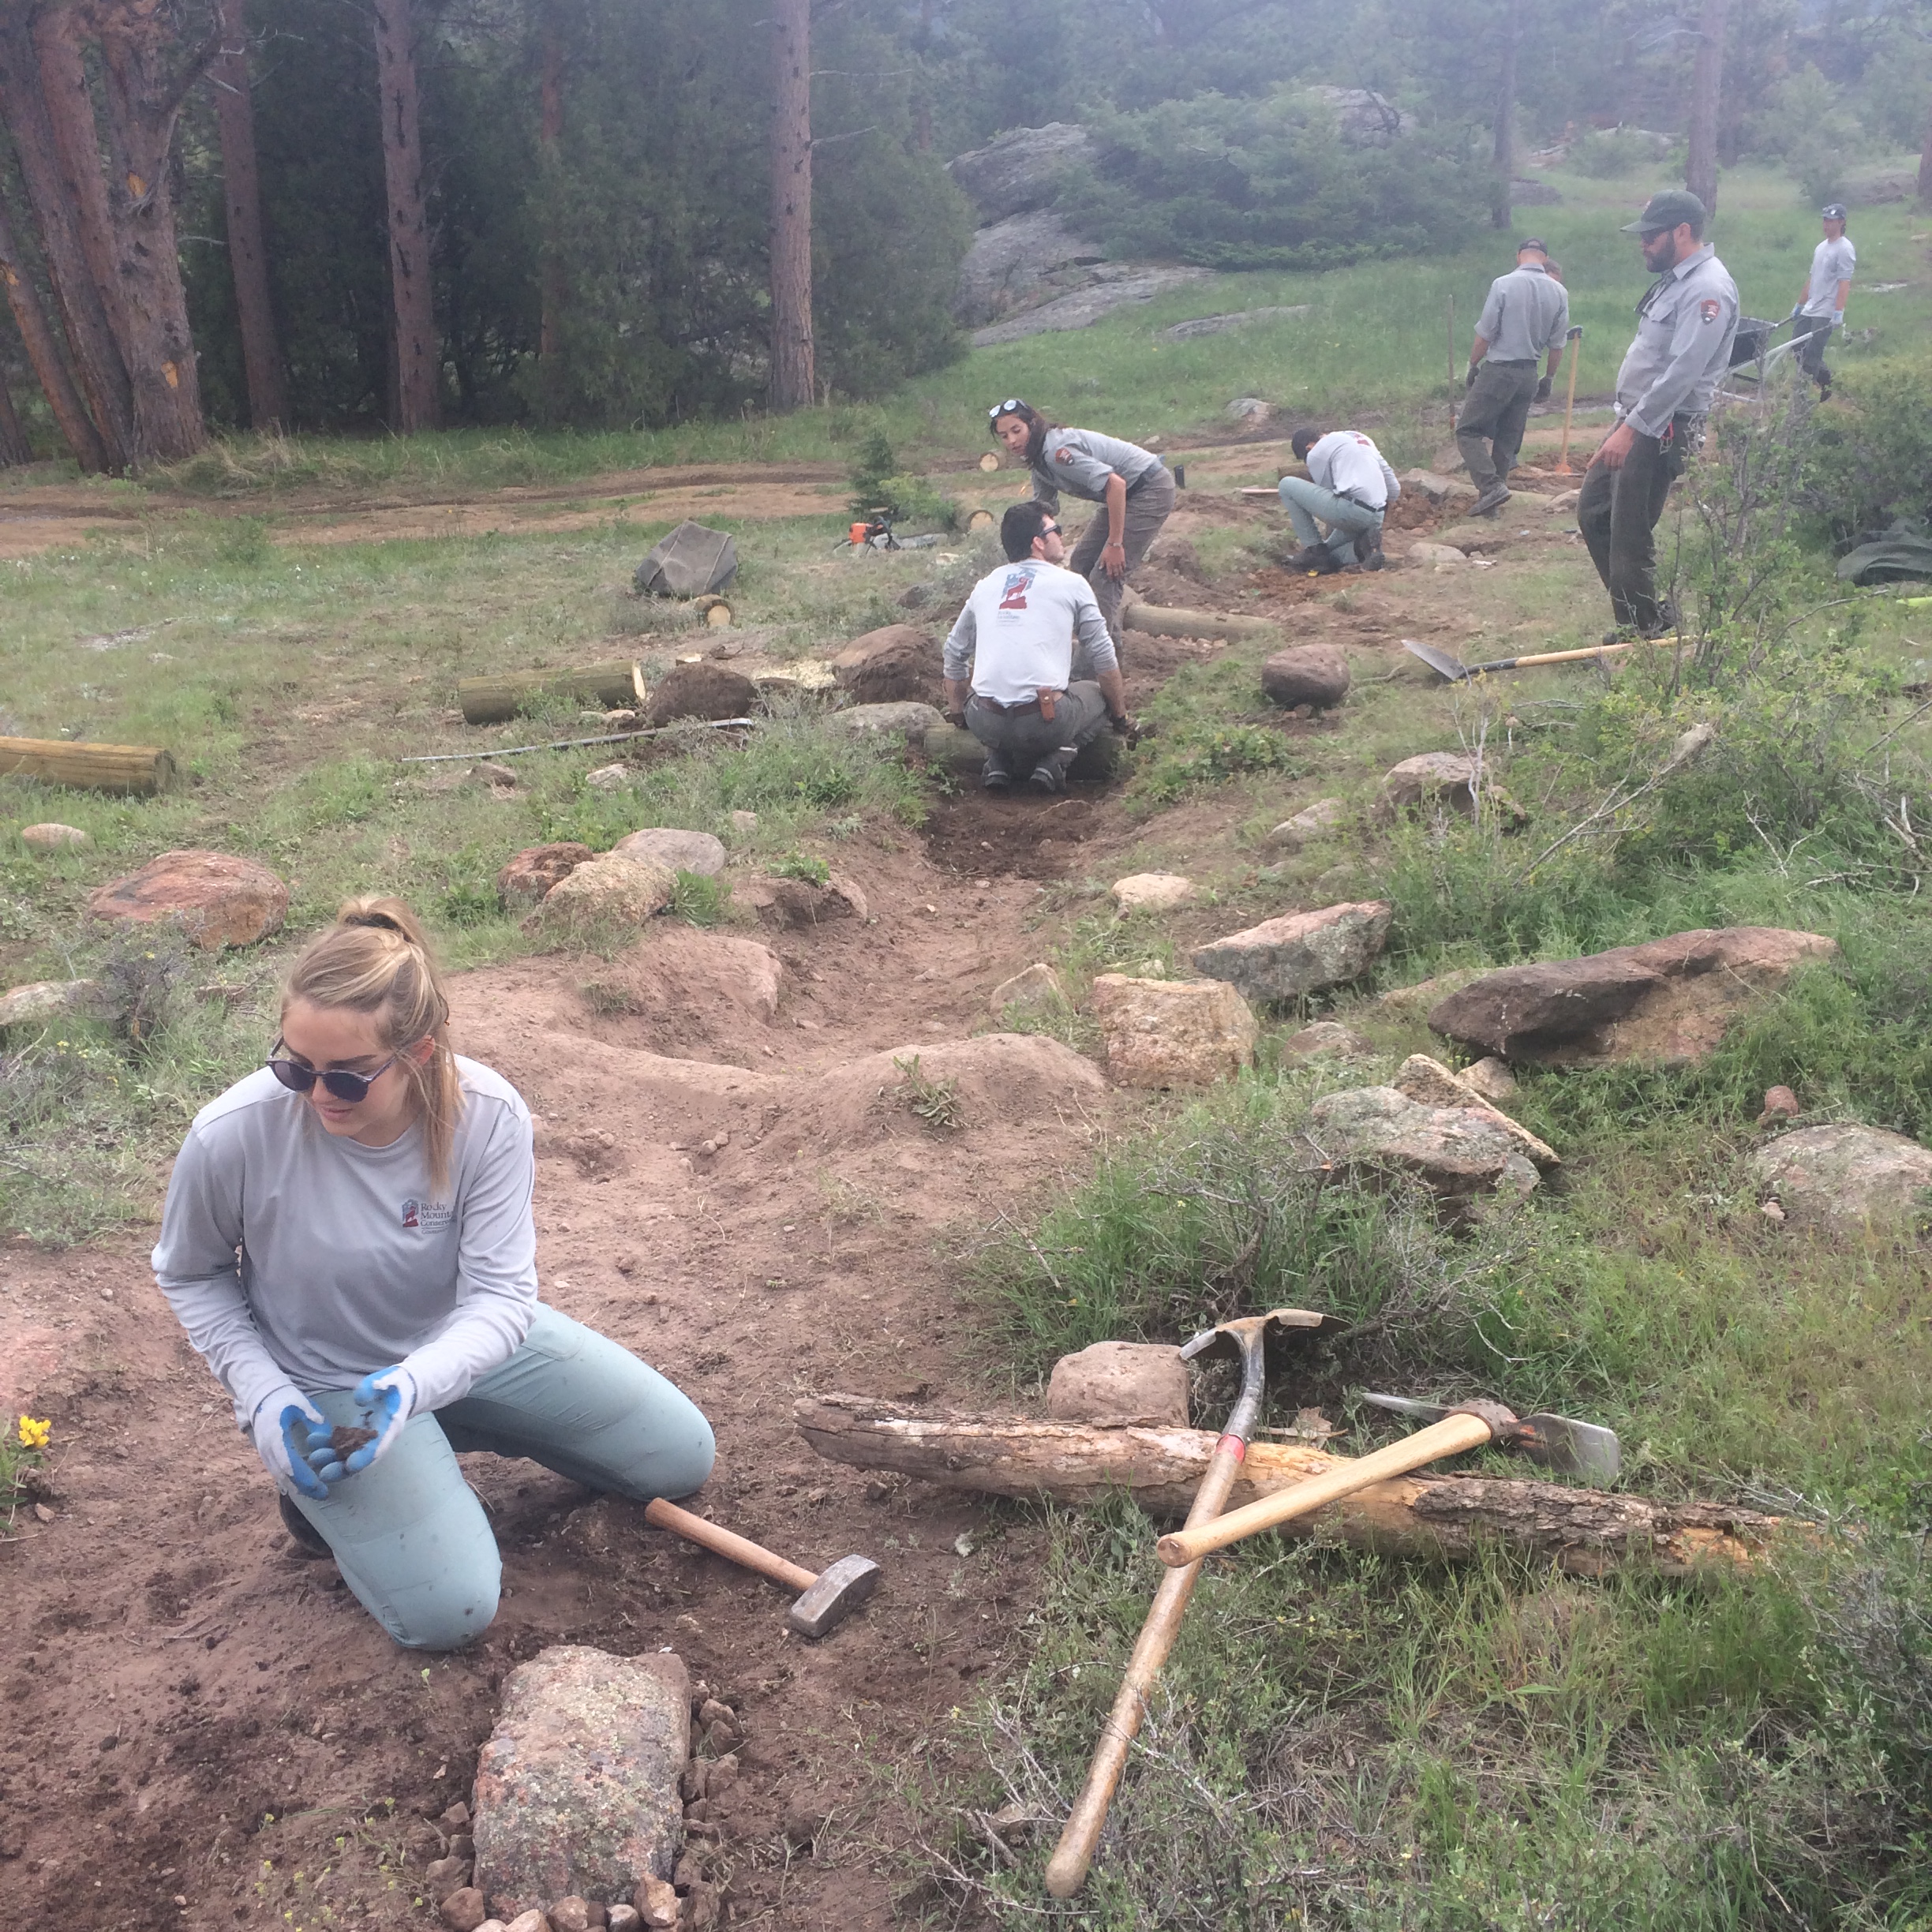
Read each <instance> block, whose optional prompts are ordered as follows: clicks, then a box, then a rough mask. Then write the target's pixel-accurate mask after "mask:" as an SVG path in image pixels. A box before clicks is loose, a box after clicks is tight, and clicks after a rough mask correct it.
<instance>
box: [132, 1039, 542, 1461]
mask: <svg viewBox="0 0 1932 1932" xmlns="http://www.w3.org/2000/svg"><path fill="white" fill-rule="evenodd" d="M456 1068H457V1072H458V1074H459V1077H460V1079H461V1080H462V1093H463V1110H462V1118H461V1120H460V1121H459V1122H458V1124H457V1128H456V1139H455V1147H454V1148H453V1150H452V1151H451V1162H450V1185H449V1186H448V1188H447V1190H445V1191H444V1192H442V1193H438V1192H437V1191H436V1190H435V1189H432V1187H431V1186H430V1185H429V1162H428V1159H427V1158H426V1156H425V1151H424V1148H423V1141H422V1132H421V1129H420V1128H418V1127H411V1128H410V1130H409V1131H408V1133H406V1134H404V1135H403V1136H402V1139H401V1140H398V1141H395V1142H394V1143H392V1144H391V1145H390V1146H388V1147H386V1148H370V1147H363V1146H361V1145H359V1144H358V1143H357V1142H355V1141H354V1140H338V1139H336V1138H335V1136H332V1135H331V1134H328V1133H325V1132H324V1130H323V1128H322V1124H321V1122H320V1121H318V1120H317V1119H316V1118H315V1116H314V1114H313V1111H312V1110H311V1109H310V1107H309V1103H308V1102H307V1101H306V1100H305V1099H303V1097H302V1096H301V1095H300V1094H294V1093H290V1091H288V1090H287V1088H285V1087H283V1086H282V1085H280V1084H279V1083H278V1082H277V1080H276V1079H275V1076H274V1075H273V1074H272V1073H270V1072H269V1071H268V1069H267V1068H266V1067H263V1068H260V1069H257V1070H256V1072H255V1073H251V1074H249V1076H248V1077H247V1078H246V1079H245V1080H238V1081H237V1082H236V1084H234V1086H232V1087H230V1088H229V1089H228V1091H227V1092H226V1093H225V1094H223V1095H221V1097H220V1098H219V1099H215V1100H211V1101H210V1102H209V1103H208V1105H207V1106H204V1108H203V1109H202V1110H201V1111H200V1113H199V1114H197V1115H196V1116H195V1118H194V1124H193V1126H191V1127H190V1128H189V1129H188V1138H187V1140H185V1142H183V1144H182V1151H181V1154H180V1156H179V1158H178V1159H177V1160H176V1161H175V1163H174V1177H173V1178H172V1179H171V1180H170V1181H169V1183H168V1193H167V1207H166V1208H165V1209H164V1210H163V1213H162V1217H161V1238H160V1240H159V1242H157V1243H156V1244H155V1251H154V1256H153V1262H154V1271H155V1280H156V1281H157V1282H159V1284H160V1288H161V1292H162V1293H163V1294H165V1295H166V1296H167V1298H168V1301H169V1303H170V1305H171V1306H172V1307H173V1309H174V1312H175V1315H176V1316H178V1319H179V1320H180V1322H181V1324H182V1327H184V1328H185V1329H186V1330H187V1331H188V1339H189V1341H190V1342H193V1344H194V1346H195V1347H196V1349H197V1350H198V1351H199V1352H200V1354H201V1355H202V1356H203V1357H205V1358H206V1360H207V1362H208V1366H209V1368H212V1369H213V1370H214V1372H215V1376H216V1377H217V1379H218V1380H219V1381H220V1383H221V1384H222V1386H223V1387H224V1388H225V1389H227V1391H228V1393H229V1395H230V1396H232V1397H233V1398H234V1407H235V1419H236V1421H238V1423H239V1424H241V1426H242V1427H244V1428H246V1427H247V1426H248V1424H249V1421H250V1420H251V1418H252V1417H253V1415H254V1413H255V1411H256V1409H257V1408H258V1407H259V1406H260V1403H261V1400H262V1398H263V1397H264V1395H268V1393H269V1392H270V1391H272V1390H274V1389H275V1388H277V1387H280V1386H281V1384H283V1383H285V1382H293V1383H295V1384H296V1385H297V1386H298V1387H301V1388H304V1389H306V1390H308V1391H310V1392H311V1393H313V1392H314V1391H316V1390H318V1389H341V1388H352V1387H354V1385H355V1384H356V1383H358V1382H359V1381H360V1380H361V1379H362V1377H363V1376H365V1375H367V1374H368V1373H369V1372H370V1371H371V1370H372V1369H376V1368H388V1367H389V1366H390V1365H391V1364H392V1363H395V1362H401V1363H404V1364H406V1365H407V1366H408V1368H410V1371H411V1372H413V1373H414V1376H415V1377H416V1381H417V1388H418V1390H419V1391H420V1395H421V1406H422V1407H424V1408H429V1409H433V1408H437V1407H440V1406H441V1405H442V1404H443V1403H444V1402H454V1401H455V1400H456V1399H457V1398H459V1396H462V1395H465V1394H466V1393H467V1392H468V1391H469V1388H470V1384H471V1383H474V1381H475V1380H476V1379H477V1376H481V1375H482V1374H484V1373H485V1372H486V1371H488V1370H489V1369H491V1368H495V1367H496V1365H497V1364H498V1363H500V1362H503V1361H507V1360H508V1359H509V1357H511V1355H512V1354H515V1352H516V1350H517V1347H518V1346H519V1344H520V1343H521V1342H522V1339H523V1337H524V1335H525V1334H526V1332H527V1331H528V1330H529V1328H530V1317H531V1316H532V1314H533V1313H534V1311H535V1309H536V1306H537V1237H536V1229H535V1226H534V1222H533V1221H532V1219H531V1216H530V1195H531V1189H532V1187H533V1185H534V1181H535V1176H536V1162H535V1157H534V1152H533V1151H532V1146H531V1133H530V1110H529V1108H527V1107H526V1106H524V1104H523V1102H522V1098H521V1097H520V1096H519V1094H518V1092H517V1091H516V1089H515V1088H514V1087H512V1086H511V1084H510V1083H509V1082H508V1081H507V1080H505V1079H504V1078H503V1076H501V1075H500V1074H498V1073H492V1072H491V1070H490V1069H489V1068H488V1067H486V1066H480V1065H477V1062H476V1061H474V1060H465V1059H463V1058H461V1057H460V1056H459V1058H458V1059H457V1061H456Z"/></svg>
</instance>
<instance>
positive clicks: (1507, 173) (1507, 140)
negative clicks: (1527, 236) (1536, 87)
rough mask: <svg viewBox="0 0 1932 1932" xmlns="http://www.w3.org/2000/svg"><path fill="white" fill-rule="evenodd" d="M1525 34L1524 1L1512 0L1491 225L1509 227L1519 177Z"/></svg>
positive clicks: (1500, 85) (1499, 98)
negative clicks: (1520, 54) (1519, 68)
mask: <svg viewBox="0 0 1932 1932" xmlns="http://www.w3.org/2000/svg"><path fill="white" fill-rule="evenodd" d="M1521 36H1522V0H1509V4H1508V6H1507V8H1506V9H1504V12H1503V60H1502V73H1500V76H1499V77H1498V78H1497V83H1496V138H1495V140H1494V141H1493V142H1492V148H1491V152H1492V155H1493V156H1494V159H1495V161H1496V201H1495V204H1494V205H1493V206H1492V209H1491V212H1490V218H1489V219H1490V225H1491V226H1492V227H1496V228H1507V227H1508V226H1509V225H1510V215H1511V208H1510V184H1511V181H1512V180H1513V179H1514V178H1515V173H1516V43H1517V41H1518V39H1520V38H1521Z"/></svg>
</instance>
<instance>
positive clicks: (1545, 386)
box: [1536, 376, 1550, 402]
mask: <svg viewBox="0 0 1932 1932" xmlns="http://www.w3.org/2000/svg"><path fill="white" fill-rule="evenodd" d="M1536 399H1537V401H1538V402H1548V400H1549V399H1550V379H1549V378H1548V376H1544V378H1543V380H1541V382H1540V383H1538V384H1537V392H1536Z"/></svg>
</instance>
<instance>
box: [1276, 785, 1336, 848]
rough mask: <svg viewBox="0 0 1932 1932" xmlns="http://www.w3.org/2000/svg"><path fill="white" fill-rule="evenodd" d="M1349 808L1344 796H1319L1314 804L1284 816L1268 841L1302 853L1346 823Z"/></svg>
mask: <svg viewBox="0 0 1932 1932" xmlns="http://www.w3.org/2000/svg"><path fill="white" fill-rule="evenodd" d="M1348 810H1349V808H1348V806H1347V805H1346V803H1345V802H1344V801H1343V800H1342V799H1338V798H1325V799H1316V801H1315V803H1313V804H1312V805H1305V806H1304V807H1302V808H1301V811H1298V812H1297V813H1296V814H1295V815H1294V817H1293V818H1284V819H1283V820H1282V822H1281V823H1280V824H1279V825H1278V826H1275V829H1274V830H1273V831H1271V833H1269V834H1268V835H1267V842H1268V843H1269V844H1271V845H1272V846H1273V847H1275V849H1276V850H1277V851H1278V852H1299V851H1300V850H1301V848H1302V847H1303V846H1304V845H1309V844H1313V842H1314V841H1316V839H1318V838H1324V837H1327V834H1328V833H1331V832H1332V831H1334V830H1335V828H1336V827H1337V826H1339V825H1342V824H1343V823H1344V822H1346V820H1347V818H1348Z"/></svg>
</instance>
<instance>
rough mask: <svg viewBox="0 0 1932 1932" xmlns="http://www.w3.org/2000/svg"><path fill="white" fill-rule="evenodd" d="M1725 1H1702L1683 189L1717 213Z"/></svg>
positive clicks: (1707, 208)
mask: <svg viewBox="0 0 1932 1932" xmlns="http://www.w3.org/2000/svg"><path fill="white" fill-rule="evenodd" d="M1727 8H1728V0H1704V10H1703V17H1702V19H1701V20H1699V21H1698V47H1697V58H1696V59H1695V60H1694V61H1693V62H1692V63H1691V67H1690V152H1689V155H1688V156H1687V159H1686V160H1685V163H1684V185H1685V186H1686V187H1687V188H1688V189H1690V192H1691V193H1693V194H1694V195H1695V196H1696V197H1697V198H1698V200H1700V201H1702V203H1703V204H1704V207H1705V212H1706V213H1708V214H1712V215H1715V214H1716V213H1717V103H1718V97H1719V95H1720V93H1721V92H1722V91H1723V88H1724V14H1725V12H1726V10H1727Z"/></svg>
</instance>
